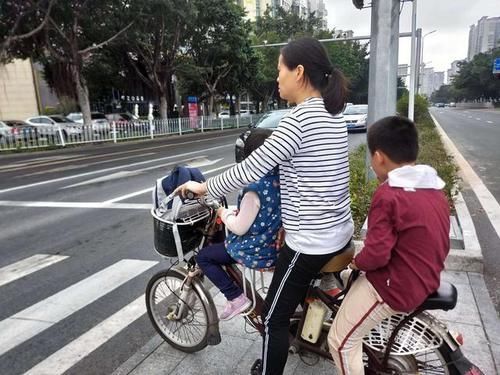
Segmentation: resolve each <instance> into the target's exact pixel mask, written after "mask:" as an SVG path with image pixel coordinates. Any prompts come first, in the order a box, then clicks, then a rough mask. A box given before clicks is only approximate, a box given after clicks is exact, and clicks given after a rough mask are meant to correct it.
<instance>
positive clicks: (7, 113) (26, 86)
mask: <svg viewBox="0 0 500 375" xmlns="http://www.w3.org/2000/svg"><path fill="white" fill-rule="evenodd" d="M38 114H39V112H38V100H37V96H36V90H35V84H34V81H33V71H32V67H31V62H30V60H14V61H13V62H12V63H9V64H7V65H0V119H2V120H24V119H26V118H27V117H29V116H34V115H38Z"/></svg>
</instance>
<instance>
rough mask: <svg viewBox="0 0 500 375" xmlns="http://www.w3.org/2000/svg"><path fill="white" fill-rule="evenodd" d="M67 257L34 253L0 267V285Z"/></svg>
mask: <svg viewBox="0 0 500 375" xmlns="http://www.w3.org/2000/svg"><path fill="white" fill-rule="evenodd" d="M66 258H68V257H67V256H66V255H50V254H35V255H33V256H31V257H28V258H25V259H22V260H20V261H18V262H16V263H12V264H9V265H8V266H5V267H3V268H0V286H3V285H5V284H8V283H10V282H12V281H14V280H17V279H20V278H21V277H24V276H27V275H29V274H31V273H33V272H36V271H39V270H41V269H43V268H45V267H48V266H50V265H52V264H54V263H57V262H60V261H61V260H64V259H66Z"/></svg>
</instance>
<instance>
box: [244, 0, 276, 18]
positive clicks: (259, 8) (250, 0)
mask: <svg viewBox="0 0 500 375" xmlns="http://www.w3.org/2000/svg"><path fill="white" fill-rule="evenodd" d="M237 3H238V5H239V6H241V7H242V8H243V9H245V11H246V12H247V18H248V19H250V20H252V21H254V20H255V19H256V18H257V17H261V16H263V15H264V13H265V11H266V9H267V8H268V7H269V8H271V9H272V7H273V5H274V3H276V1H275V0H237Z"/></svg>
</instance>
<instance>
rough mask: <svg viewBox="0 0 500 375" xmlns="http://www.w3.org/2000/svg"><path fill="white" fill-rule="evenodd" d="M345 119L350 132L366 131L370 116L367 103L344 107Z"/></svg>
mask: <svg viewBox="0 0 500 375" xmlns="http://www.w3.org/2000/svg"><path fill="white" fill-rule="evenodd" d="M343 115H344V120H345V122H346V125H347V131H348V132H354V131H366V118H367V117H368V105H367V104H353V105H350V106H348V107H346V108H345V109H344V113H343Z"/></svg>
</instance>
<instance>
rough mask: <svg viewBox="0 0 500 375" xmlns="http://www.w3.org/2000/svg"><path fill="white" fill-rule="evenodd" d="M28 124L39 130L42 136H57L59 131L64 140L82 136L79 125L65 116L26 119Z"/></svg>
mask: <svg viewBox="0 0 500 375" xmlns="http://www.w3.org/2000/svg"><path fill="white" fill-rule="evenodd" d="M26 122H27V123H28V124H29V125H31V126H33V127H35V128H37V130H38V133H39V134H40V135H42V136H57V133H58V131H59V129H61V133H62V135H63V137H64V138H66V139H67V138H69V137H72V136H81V135H82V133H83V132H82V128H81V126H80V125H79V124H77V123H75V122H73V121H71V120H69V119H67V118H66V117H64V116H60V115H53V116H33V117H29V118H27V119H26Z"/></svg>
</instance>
